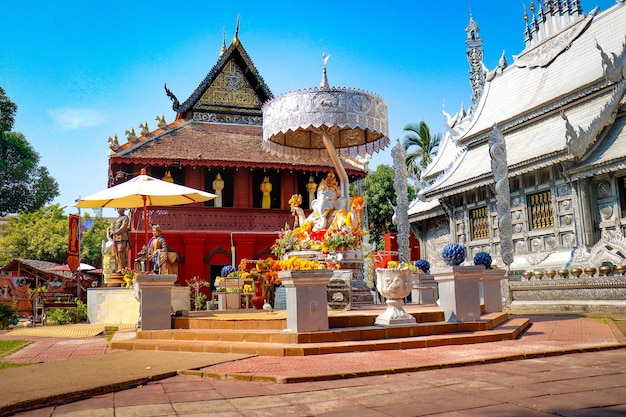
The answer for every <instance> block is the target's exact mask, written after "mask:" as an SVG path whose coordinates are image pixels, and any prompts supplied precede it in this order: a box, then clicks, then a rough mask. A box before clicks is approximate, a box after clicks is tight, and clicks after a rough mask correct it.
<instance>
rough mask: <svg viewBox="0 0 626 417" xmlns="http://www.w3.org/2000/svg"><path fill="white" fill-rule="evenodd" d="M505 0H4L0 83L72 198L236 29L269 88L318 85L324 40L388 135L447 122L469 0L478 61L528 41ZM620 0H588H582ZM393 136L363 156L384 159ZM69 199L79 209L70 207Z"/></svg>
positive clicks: (605, 1)
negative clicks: (111, 140)
mask: <svg viewBox="0 0 626 417" xmlns="http://www.w3.org/2000/svg"><path fill="white" fill-rule="evenodd" d="M524 3H526V6H529V5H530V1H524V0H520V1H511V0H499V1H496V0H471V2H468V1H467V0H450V1H445V2H444V1H437V2H434V1H423V0H413V1H410V0H405V1H398V0H388V1H386V2H380V1H377V2H374V1H363V0H361V1H356V0H349V1H333V2H331V1H326V0H319V1H304V0H303V1H299V2H292V1H266V2H259V1H248V0H241V1H227V2H224V1H222V2H216V1H208V0H205V1H195V2H187V3H181V2H164V1H151V2H144V1H123V2H122V1H116V0H113V1H107V2H96V1H84V0H81V1H74V0H71V1H64V2H50V1H45V0H33V1H29V2H23V1H8V0H0V8H1V10H2V15H3V17H2V25H0V86H1V87H3V88H4V90H5V91H6V93H7V95H8V96H9V98H10V99H11V100H12V101H13V102H15V103H16V104H17V105H18V111H17V114H16V120H15V125H14V129H13V130H14V131H18V132H22V133H24V135H25V136H26V139H27V140H28V141H29V142H30V143H31V144H32V145H33V147H34V148H35V150H36V151H37V152H39V154H40V156H41V161H40V164H41V165H43V166H46V167H47V168H48V169H49V171H50V174H51V175H52V176H53V177H54V178H55V179H56V180H57V181H58V183H59V186H60V191H61V195H60V196H59V197H58V198H57V199H56V200H55V201H54V202H55V203H60V204H61V205H62V206H70V205H71V204H72V203H73V202H74V200H75V199H76V198H78V197H79V196H83V197H84V196H87V195H89V194H93V193H95V192H98V191H100V190H102V189H104V188H106V186H107V166H108V165H107V162H108V153H109V148H108V144H107V138H108V137H109V136H112V135H113V134H115V133H117V135H118V137H119V138H120V141H121V142H123V141H124V131H125V130H127V129H130V128H131V127H135V130H136V131H137V132H138V131H139V128H138V125H139V123H143V122H145V121H147V122H148V124H149V127H150V129H151V130H152V129H154V128H156V121H155V120H154V118H155V116H156V115H162V114H164V115H165V118H166V120H167V122H172V121H173V120H174V117H175V114H174V112H173V111H172V109H171V101H170V100H169V98H168V97H167V96H166V95H165V92H164V89H163V85H164V83H167V85H168V87H169V88H170V90H172V91H173V92H174V93H175V94H176V95H177V97H178V99H179V100H180V101H181V102H183V101H184V100H185V99H187V98H188V97H189V95H191V93H192V92H193V91H194V90H195V88H196V87H197V86H198V84H199V83H200V81H202V79H203V78H204V76H205V75H206V73H207V72H208V71H209V70H210V69H211V68H212V67H213V65H214V64H215V62H216V61H217V58H218V53H219V50H220V47H221V44H222V39H223V36H224V31H226V41H227V45H229V44H230V41H231V40H232V38H233V35H234V31H235V26H236V22H237V15H238V14H240V15H241V25H240V31H239V39H240V40H241V42H242V44H243V46H244V47H245V48H246V50H247V51H248V54H249V55H250V57H251V58H252V61H253V62H254V64H255V66H256V68H257V69H258V70H259V72H260V74H261V76H262V77H263V78H264V79H265V82H266V84H267V85H268V86H269V88H270V89H271V90H272V92H273V93H274V95H275V96H278V95H280V94H282V93H286V92H288V91H292V90H297V89H301V88H309V87H315V86H318V85H319V82H320V78H321V67H322V53H327V54H330V55H331V58H330V60H329V62H328V78H329V82H330V84H331V85H332V86H346V87H353V88H361V89H364V90H368V91H371V92H374V93H376V94H378V95H380V96H382V97H383V98H384V99H385V100H386V101H387V104H388V106H389V130H390V131H389V134H390V138H391V140H392V145H393V144H394V143H395V140H396V139H397V138H400V139H402V138H403V137H404V135H405V132H404V130H403V128H404V126H405V125H406V124H407V123H410V122H419V121H421V120H424V121H425V122H426V123H428V125H429V126H430V128H431V132H433V133H434V132H438V131H441V130H443V116H442V104H444V103H445V106H446V111H447V112H448V113H450V114H454V113H456V112H457V111H458V109H459V108H460V106H461V103H465V106H466V107H468V106H469V105H470V104H471V99H470V95H471V89H470V84H469V79H468V69H469V66H468V63H467V59H466V57H465V49H466V45H465V39H466V34H465V28H466V27H467V23H468V21H469V15H470V7H471V13H472V15H473V17H474V20H475V21H476V22H477V24H478V25H479V27H480V29H481V30H480V36H481V38H482V39H483V42H484V43H483V48H484V50H485V56H484V63H485V65H486V66H487V67H488V68H489V69H493V68H494V67H495V66H496V65H497V63H498V60H499V58H500V55H501V54H502V52H503V51H504V52H505V54H506V57H507V61H508V62H509V63H511V62H513V55H517V54H519V53H520V52H521V51H522V50H523V48H524V42H523V39H524V35H523V30H524V20H523V5H524ZM614 4H615V0H582V7H583V10H584V12H585V13H588V12H589V11H590V10H591V9H593V8H594V7H596V6H599V7H600V9H601V10H606V9H608V8H609V7H611V6H613V5H614ZM390 152H391V147H389V148H387V149H386V150H384V151H382V152H381V153H379V154H376V155H374V158H373V159H372V163H371V166H372V167H375V166H377V165H378V164H380V163H385V164H388V165H392V161H391V156H390ZM70 211H74V209H71V210H70Z"/></svg>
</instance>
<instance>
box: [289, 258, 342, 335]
mask: <svg viewBox="0 0 626 417" xmlns="http://www.w3.org/2000/svg"><path fill="white" fill-rule="evenodd" d="M332 276H333V271H332V270H330V269H317V270H313V271H280V272H279V273H278V278H279V279H280V280H281V281H282V283H283V286H284V287H285V289H286V299H287V328H288V329H289V330H291V331H293V332H296V333H304V332H317V331H324V330H328V303H327V301H326V297H327V290H326V286H327V285H328V283H329V282H330V279H331V278H332Z"/></svg>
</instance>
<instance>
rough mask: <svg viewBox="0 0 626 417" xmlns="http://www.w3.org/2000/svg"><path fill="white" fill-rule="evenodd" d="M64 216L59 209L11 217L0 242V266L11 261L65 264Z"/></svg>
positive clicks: (57, 206)
mask: <svg viewBox="0 0 626 417" xmlns="http://www.w3.org/2000/svg"><path fill="white" fill-rule="evenodd" d="M67 237H68V223H67V216H66V215H65V214H63V209H62V208H61V207H60V206H59V205H58V204H55V205H51V206H46V207H42V208H39V209H37V210H34V211H32V212H28V213H21V214H20V215H18V216H15V217H10V218H9V220H8V221H7V224H6V225H5V228H4V231H3V232H2V237H1V238H0V263H2V265H4V264H6V263H7V262H8V261H10V260H11V259H12V258H25V259H37V260H40V261H49V262H56V263H60V264H61V263H65V260H66V258H67Z"/></svg>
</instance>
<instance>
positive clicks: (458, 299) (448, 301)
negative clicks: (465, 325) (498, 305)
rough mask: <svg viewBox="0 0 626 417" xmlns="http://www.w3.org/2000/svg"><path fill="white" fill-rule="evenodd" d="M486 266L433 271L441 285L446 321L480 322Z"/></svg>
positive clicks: (440, 293) (440, 294)
mask: <svg viewBox="0 0 626 417" xmlns="http://www.w3.org/2000/svg"><path fill="white" fill-rule="evenodd" d="M484 270H485V267H484V266H482V265H481V266H453V267H450V268H443V269H439V270H437V271H433V273H432V275H433V276H434V277H435V281H436V282H437V284H438V285H439V306H440V307H441V308H442V309H443V311H444V314H445V319H446V321H449V322H458V321H476V320H480V289H479V286H480V279H481V277H482V275H483V272H484Z"/></svg>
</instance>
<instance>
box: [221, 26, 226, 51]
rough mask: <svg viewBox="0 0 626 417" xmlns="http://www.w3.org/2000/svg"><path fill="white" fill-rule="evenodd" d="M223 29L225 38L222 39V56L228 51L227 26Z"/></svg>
mask: <svg viewBox="0 0 626 417" xmlns="http://www.w3.org/2000/svg"><path fill="white" fill-rule="evenodd" d="M223 30H224V38H223V39H222V49H220V56H222V55H224V52H226V28H224V29H223Z"/></svg>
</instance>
